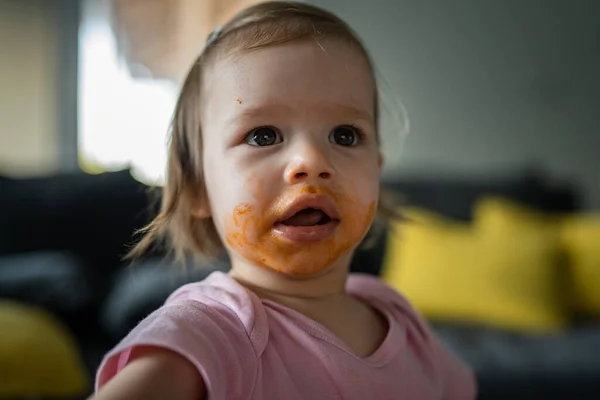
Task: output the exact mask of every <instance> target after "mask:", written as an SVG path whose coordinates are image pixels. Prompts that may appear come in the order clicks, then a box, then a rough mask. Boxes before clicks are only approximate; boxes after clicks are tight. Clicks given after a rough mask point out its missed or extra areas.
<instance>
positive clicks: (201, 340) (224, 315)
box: [96, 301, 257, 399]
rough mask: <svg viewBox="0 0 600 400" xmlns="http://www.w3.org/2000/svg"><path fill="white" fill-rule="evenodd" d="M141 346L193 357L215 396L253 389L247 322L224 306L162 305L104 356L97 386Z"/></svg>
mask: <svg viewBox="0 0 600 400" xmlns="http://www.w3.org/2000/svg"><path fill="white" fill-rule="evenodd" d="M138 346H154V347H159V348H163V349H168V350H170V351H173V352H175V353H177V354H179V355H181V356H182V357H184V358H186V359H187V360H189V361H190V362H191V363H192V364H193V365H194V366H195V367H196V369H197V370H198V372H199V373H200V374H201V376H202V377H203V379H204V382H205V385H206V388H207V391H208V393H209V394H210V398H211V399H228V398H238V397H241V396H243V395H247V394H248V393H250V392H251V391H252V384H253V382H254V381H255V379H253V378H252V376H253V375H254V377H255V376H256V370H257V361H256V355H255V352H254V348H253V346H252V343H251V341H250V339H249V336H248V334H247V332H246V330H245V328H244V326H243V324H242V323H241V321H240V320H239V318H237V316H236V315H235V313H233V312H232V311H231V310H229V309H228V308H227V307H224V309H223V310H220V309H219V308H218V307H215V306H214V305H211V306H208V305H205V304H202V303H200V302H197V301H185V302H179V303H176V304H167V305H165V306H163V307H161V308H159V309H158V310H156V311H155V312H153V313H152V314H150V315H149V316H148V317H147V318H146V319H144V320H143V321H142V322H140V324H139V325H138V326H136V327H135V328H134V329H133V330H132V331H131V332H130V333H129V334H128V335H127V336H126V337H125V338H124V339H123V340H122V341H121V342H120V343H119V344H118V345H117V346H116V347H115V348H114V349H113V350H111V351H110V352H109V353H108V354H107V355H106V356H105V357H104V359H103V361H102V363H101V365H100V368H99V369H98V372H97V375H96V390H99V389H100V388H101V387H102V386H103V385H105V384H106V383H107V382H108V381H109V380H110V379H112V378H113V377H114V376H115V375H117V374H118V373H119V371H121V370H122V369H123V368H124V367H125V366H126V365H127V363H128V361H129V358H130V354H131V351H132V349H134V348H135V347H138ZM242 372H243V376H244V379H242Z"/></svg>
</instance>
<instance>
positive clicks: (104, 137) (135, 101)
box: [79, 0, 178, 184]
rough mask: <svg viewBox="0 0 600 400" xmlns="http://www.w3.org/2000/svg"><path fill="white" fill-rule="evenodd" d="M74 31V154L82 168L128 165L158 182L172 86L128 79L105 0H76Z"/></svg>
mask: <svg viewBox="0 0 600 400" xmlns="http://www.w3.org/2000/svg"><path fill="white" fill-rule="evenodd" d="M82 3H83V4H82V7H83V9H82V24H81V28H80V34H79V48H80V53H79V54H80V64H79V71H80V72H79V73H80V75H79V159H80V164H81V167H82V168H83V169H84V170H85V171H87V172H102V171H114V170H119V169H123V168H131V170H132V173H133V174H134V176H135V177H136V178H137V179H139V180H141V181H144V182H146V183H150V184H161V183H163V182H164V174H165V167H166V151H167V149H166V144H167V137H168V136H167V135H168V128H169V123H170V120H171V116H172V113H173V109H174V106H175V101H176V96H177V90H178V88H177V87H176V85H174V84H173V83H171V82H168V81H157V80H150V79H148V80H144V79H133V78H132V77H131V76H130V74H129V72H128V70H127V67H126V65H125V63H124V62H123V61H122V60H120V59H119V57H118V54H117V50H116V43H115V39H114V36H113V33H112V30H111V28H110V25H109V22H108V21H109V20H108V18H109V15H110V14H109V8H108V1H106V0H84V1H83V2H82Z"/></svg>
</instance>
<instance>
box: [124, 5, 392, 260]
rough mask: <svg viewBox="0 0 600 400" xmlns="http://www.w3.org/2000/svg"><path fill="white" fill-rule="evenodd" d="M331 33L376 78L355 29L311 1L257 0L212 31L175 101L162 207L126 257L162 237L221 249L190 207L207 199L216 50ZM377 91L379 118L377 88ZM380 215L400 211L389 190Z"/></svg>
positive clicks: (193, 247)
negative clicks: (206, 139)
mask: <svg viewBox="0 0 600 400" xmlns="http://www.w3.org/2000/svg"><path fill="white" fill-rule="evenodd" d="M331 37H333V38H336V39H338V40H344V41H345V42H347V43H348V44H350V45H351V46H353V47H354V48H356V49H357V50H359V51H360V52H361V53H362V54H363V55H364V57H365V59H366V60H367V62H368V64H369V66H370V69H371V73H372V78H373V82H376V80H375V74H374V72H373V63H372V61H371V58H370V56H369V54H368V52H367V50H366V49H365V47H364V46H363V44H362V42H361V41H360V39H359V38H358V36H357V35H356V34H355V33H354V31H353V30H352V29H351V28H350V27H349V26H348V25H347V24H346V23H345V22H344V21H342V20H341V19H340V18H338V17H337V16H335V15H334V14H332V13H330V12H328V11H325V10H323V9H320V8H318V7H315V6H312V5H309V4H305V3H299V2H293V1H268V2H264V3H259V4H256V5H254V6H251V7H249V8H246V9H245V10H243V11H242V12H240V13H239V14H237V15H236V16H235V17H233V18H232V19H231V20H230V21H229V22H227V23H226V24H225V25H224V26H222V27H221V28H219V29H218V30H216V31H215V32H213V34H211V36H210V37H209V39H208V41H207V43H206V45H205V47H204V49H203V51H202V52H201V53H200V55H199V56H198V57H197V58H196V60H195V61H194V63H193V65H192V67H191V69H190V71H189V72H188V74H187V76H186V78H185V81H184V83H183V86H182V89H181V92H180V94H179V98H178V100H177V104H176V107H175V112H174V115H173V121H172V124H171V132H170V145H169V154H168V172H167V179H166V184H165V186H164V188H163V192H162V194H163V196H162V204H161V210H160V212H159V214H158V215H157V216H156V217H155V218H154V220H153V221H152V222H150V223H149V224H148V225H147V226H146V227H144V228H142V229H141V230H140V231H139V232H138V233H141V234H143V235H144V236H143V237H142V239H141V240H140V241H139V243H138V244H137V245H136V246H135V247H134V248H133V249H132V250H131V251H130V253H129V254H128V256H127V257H128V258H132V257H137V256H140V255H142V254H143V253H145V252H146V251H147V250H148V249H149V248H150V247H152V246H153V245H154V244H155V243H156V242H157V240H158V239H166V240H167V241H168V243H167V245H168V249H169V250H170V251H171V252H173V253H174V255H175V257H176V258H177V259H180V260H182V259H184V258H185V257H186V256H187V255H193V256H203V257H215V256H217V255H218V254H219V253H220V252H221V251H222V250H223V244H222V242H221V240H220V238H219V235H218V233H217V230H216V227H215V224H214V222H213V220H212V218H204V219H199V218H196V217H194V216H193V215H192V214H191V212H190V210H191V206H192V202H198V201H200V202H207V201H208V199H207V195H206V188H205V186H204V178H203V168H202V159H201V154H202V135H201V121H200V117H199V111H198V110H199V109H200V92H201V90H200V87H201V83H202V82H201V81H202V79H201V78H202V75H203V71H204V69H205V68H206V67H207V65H209V64H210V61H212V60H213V59H214V56H215V55H217V54H223V52H224V51H249V50H252V49H258V48H263V47H267V46H274V45H278V44H284V43H289V42H293V41H299V40H311V39H312V40H316V41H317V42H318V40H319V39H324V38H331ZM374 97H375V115H376V120H377V119H378V113H379V106H378V94H377V90H376V93H374ZM382 195H383V193H382ZM378 216H380V217H383V218H382V221H387V220H389V219H391V218H397V217H399V215H398V214H397V212H396V209H395V207H394V206H393V205H392V204H391V203H388V198H387V197H386V196H381V197H380V202H379V208H378Z"/></svg>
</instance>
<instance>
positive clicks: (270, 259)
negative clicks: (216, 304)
mask: <svg viewBox="0 0 600 400" xmlns="http://www.w3.org/2000/svg"><path fill="white" fill-rule="evenodd" d="M321 193H322V194H325V195H328V196H330V197H331V198H332V200H333V201H334V202H335V204H336V206H337V207H338V210H339V212H340V225H339V226H338V228H337V231H336V233H335V234H334V235H332V236H331V237H328V238H327V239H324V240H322V241H319V242H314V243H306V244H302V245H298V244H296V243H289V242H287V241H285V240H283V239H281V238H280V237H279V236H278V235H276V234H275V233H274V231H273V229H274V223H275V221H277V218H278V216H279V215H281V213H282V212H283V211H284V208H285V207H287V205H288V204H289V203H290V201H289V199H290V198H296V197H298V196H300V195H302V194H321ZM286 200H287V201H286ZM265 208H266V209H264V210H261V209H259V208H258V207H255V206H253V205H251V204H249V203H244V202H242V203H239V204H238V205H237V206H236V207H235V208H234V210H233V212H232V214H230V215H229V216H227V217H226V218H225V221H224V227H225V234H226V238H225V239H226V241H227V244H228V245H229V246H230V248H231V249H232V250H234V251H237V252H239V253H240V254H241V255H242V256H243V257H244V258H245V259H247V260H248V261H250V262H252V263H254V264H256V265H258V266H261V267H264V268H268V269H272V270H275V271H278V272H281V273H284V274H288V275H295V276H301V275H309V274H313V273H317V272H320V271H322V270H325V269H327V268H328V267H329V266H330V265H332V264H333V263H334V262H335V261H336V260H337V259H338V258H339V257H340V256H341V255H342V254H344V253H345V252H347V251H348V250H350V249H351V248H352V247H354V246H356V245H358V244H359V243H360V241H361V240H362V238H363V237H364V235H365V234H366V232H367V231H368V229H369V227H370V226H371V223H372V221H373V218H374V216H375V212H376V202H375V201H373V202H372V203H370V204H367V205H364V204H360V203H359V202H357V201H356V200H354V199H352V198H350V197H348V196H345V195H343V194H342V193H340V192H339V191H336V190H332V189H331V188H328V187H323V188H318V187H314V186H303V187H298V188H293V189H292V190H291V191H290V192H288V193H285V194H284V195H283V196H282V197H281V198H278V199H276V200H275V201H273V202H272V203H271V204H270V205H268V206H267V207H265ZM344 221H346V222H345V223H344ZM316 255H318V256H316Z"/></svg>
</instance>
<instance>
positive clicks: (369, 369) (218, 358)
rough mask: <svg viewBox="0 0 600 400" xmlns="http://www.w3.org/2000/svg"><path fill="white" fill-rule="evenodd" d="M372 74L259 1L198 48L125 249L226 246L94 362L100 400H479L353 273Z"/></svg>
mask: <svg viewBox="0 0 600 400" xmlns="http://www.w3.org/2000/svg"><path fill="white" fill-rule="evenodd" d="M374 75H375V74H374V72H373V65H372V62H371V60H370V57H369V55H368V53H367V51H366V49H365V48H364V47H363V45H362V44H361V42H360V40H359V39H358V38H357V36H356V35H355V34H354V33H353V31H352V30H351V29H350V28H349V27H348V26H347V25H346V24H345V23H344V22H343V21H341V20H340V19H339V18H338V17H336V16H334V15H332V14H331V13H329V12H327V11H324V10H322V9H319V8H317V7H314V6H311V5H308V4H305V3H296V2H283V1H274V2H266V3H260V4H258V5H254V6H252V7H249V8H247V9H246V10H244V11H242V12H241V13H239V14H238V15H237V16H235V17H234V18H233V19H232V20H231V21H229V22H228V23H227V24H225V25H224V26H223V27H222V28H220V29H218V30H216V31H215V32H214V33H213V34H212V35H211V37H210V38H209V39H208V41H207V43H206V45H205V47H204V49H203V50H202V52H201V54H200V55H199V56H198V59H197V60H196V61H195V62H194V64H193V66H192V68H191V70H190V71H189V73H188V75H187V78H186V80H185V82H184V84H183V88H182V90H181V94H180V96H179V99H178V102H177V106H176V109H175V113H174V117H173V123H172V132H171V143H170V150H169V165H168V176H167V182H166V185H165V187H164V196H163V205H162V210H161V212H160V214H159V215H158V216H157V218H156V219H155V220H154V221H153V222H152V223H151V224H150V225H149V226H148V227H147V228H146V235H145V236H144V238H143V239H142V240H141V241H140V243H139V245H138V247H137V248H136V249H135V250H134V254H140V253H141V252H143V251H144V250H146V249H147V248H148V247H149V246H150V245H152V243H153V242H154V241H155V240H156V239H158V238H160V237H163V236H166V237H167V238H168V240H169V243H170V245H171V247H172V250H173V251H174V253H175V254H176V255H178V256H180V257H185V256H187V255H189V254H193V255H202V256H212V255H215V254H218V253H219V252H220V251H222V250H223V249H225V250H226V251H227V253H228V254H229V257H230V259H231V263H232V268H231V272H229V273H223V272H214V273H212V274H211V275H210V276H209V277H208V278H207V279H205V280H203V281H201V282H197V283H191V284H188V285H185V286H183V287H181V288H180V289H178V290H177V291H175V292H174V293H173V294H172V295H171V296H170V297H169V299H168V300H167V301H166V303H165V304H164V305H163V306H162V307H161V308H159V309H158V310H156V311H155V312H153V313H152V314H151V315H149V316H148V317H147V318H146V319H144V320H143V321H141V322H140V324H139V325H138V326H137V327H136V328H134V329H133V330H132V331H131V332H130V333H129V334H128V335H127V336H126V337H125V338H124V339H123V340H122V341H121V343H120V344H118V345H117V346H116V348H114V349H113V350H112V351H110V352H109V353H108V354H107V355H106V356H105V358H104V360H103V362H102V364H101V366H100V368H99V371H98V375H97V379H96V394H95V395H94V399H97V400H104V399H107V400H116V399H173V400H192V399H210V400H225V399H261V400H270V399H273V400H283V399H285V400H296V399H297V400H299V399H356V400H363V399H407V400H429V399H431V400H434V399H435V400H440V399H443V400H454V399H456V400H459V399H460V400H463V399H465V400H470V399H474V398H475V391H476V389H475V381H474V378H473V375H472V373H471V371H470V370H469V369H468V368H467V367H466V366H465V365H463V364H462V363H461V362H460V361H459V360H458V359H457V358H455V357H454V356H453V355H452V354H451V353H450V352H449V351H448V350H447V349H446V348H445V347H444V346H443V345H442V344H441V342H440V341H439V340H438V339H436V337H435V336H434V335H433V333H432V332H431V330H430V328H429V327H428V325H427V324H426V322H425V321H424V320H423V318H422V317H420V316H419V315H418V314H417V313H416V312H415V310H414V309H413V308H412V307H411V305H410V304H409V303H408V301H407V300H406V299H404V298H403V297H402V296H401V295H399V294H398V293H396V292H395V291H394V290H393V289H391V288H390V287H388V286H386V285H385V284H384V283H382V282H380V281H379V280H378V279H377V278H375V277H369V276H365V275H355V274H349V272H348V269H349V264H350V260H351V258H352V255H353V252H354V250H355V249H356V247H357V246H358V245H359V244H360V243H361V241H362V240H363V238H364V237H365V235H366V233H367V232H368V231H369V229H370V227H371V224H372V222H373V220H374V218H375V216H376V214H377V213H380V214H382V215H388V216H389V215H393V214H394V212H393V210H392V209H387V208H386V207H385V206H383V202H381V201H380V199H379V189H380V188H379V174H380V170H381V167H382V157H381V155H380V151H379V137H378V104H377V87H376V82H375V76H374Z"/></svg>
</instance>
